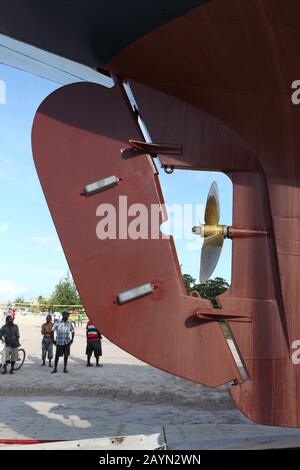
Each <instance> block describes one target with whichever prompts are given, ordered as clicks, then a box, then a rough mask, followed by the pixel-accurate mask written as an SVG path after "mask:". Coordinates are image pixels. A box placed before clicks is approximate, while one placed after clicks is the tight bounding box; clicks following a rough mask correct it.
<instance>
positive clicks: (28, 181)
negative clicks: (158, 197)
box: [0, 64, 232, 302]
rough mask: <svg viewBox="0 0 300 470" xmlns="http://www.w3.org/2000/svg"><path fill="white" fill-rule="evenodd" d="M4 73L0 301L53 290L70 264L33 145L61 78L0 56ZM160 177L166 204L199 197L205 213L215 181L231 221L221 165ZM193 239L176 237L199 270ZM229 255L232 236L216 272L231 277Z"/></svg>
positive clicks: (224, 219) (188, 268)
mask: <svg viewBox="0 0 300 470" xmlns="http://www.w3.org/2000/svg"><path fill="white" fill-rule="evenodd" d="M1 81H2V82H4V83H5V88H6V103H5V104H1V100H0V260H1V261H0V302H4V301H7V300H13V299H14V298H15V297H16V296H18V295H24V297H25V298H31V297H36V296H38V295H45V296H47V295H49V294H50V293H51V292H52V290H53V287H54V285H55V284H56V283H57V282H58V281H59V280H60V279H61V278H62V277H63V276H64V275H65V274H66V272H67V270H68V266H67V263H66V261H65V257H64V254H63V251H62V249H61V247H60V243H59V240H58V237H57V235H56V231H55V227H54V225H53V222H52V219H51V216H50V213H49V210H48V207H47V204H46V202H45V198H44V196H43V193H42V190H41V187H40V184H39V180H38V177H37V174H36V171H35V167H34V163H33V159H32V152H31V126H32V122H33V118H34V115H35V112H36V110H37V108H38V106H39V104H40V103H41V102H42V101H43V99H44V98H45V97H46V96H47V95H48V94H49V93H51V92H52V91H53V90H55V89H56V88H58V87H59V85H58V84H56V83H54V82H50V81H48V80H45V79H42V78H39V77H37V76H35V75H32V74H29V73H26V72H23V71H20V70H17V69H14V68H11V67H7V66H4V65H1V64H0V82H1ZM160 180H161V185H162V190H163V193H164V198H165V202H166V204H167V205H171V204H175V203H176V204H190V203H192V204H194V205H196V204H200V205H201V206H200V214H199V217H200V218H201V217H203V210H204V205H205V201H206V196H207V193H208V191H209V187H210V185H211V183H212V182H213V181H214V180H215V181H217V183H218V186H219V193H220V199H221V223H223V224H230V223H231V204H232V202H231V201H232V185H231V182H230V180H229V179H228V178H227V177H226V176H225V175H223V174H222V173H214V172H211V173H208V172H199V171H197V172H194V171H193V172H191V171H189V172H188V171H181V170H180V171H179V170H177V171H175V172H174V173H173V174H172V175H167V174H165V173H164V172H163V171H161V172H160ZM172 220H173V219H172V217H171V223H170V226H171V229H170V231H171V233H172V234H175V233H176V232H175V231H176V224H177V222H175V223H173V222H172ZM195 223H197V217H194V221H193V224H195ZM188 229H189V228H188ZM187 233H189V232H187ZM193 240H194V239H192V240H175V243H176V248H177V253H178V257H179V261H180V263H181V264H182V270H183V272H186V273H189V274H192V275H193V276H194V277H195V278H196V277H198V275H199V260H200V248H201V240H200V238H198V239H197V240H196V242H195V240H194V244H193V248H194V249H193V250H190V249H189V248H190V247H189V245H187V243H189V242H191V241H192V242H193ZM195 243H197V244H198V246H195ZM230 258H231V242H230V241H229V240H227V241H226V242H225V245H224V250H223V253H222V256H221V259H220V262H219V264H218V267H217V269H216V271H215V273H214V276H217V275H218V276H222V277H225V278H226V279H228V280H230V270H231V261H230Z"/></svg>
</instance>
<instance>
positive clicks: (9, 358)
mask: <svg viewBox="0 0 300 470" xmlns="http://www.w3.org/2000/svg"><path fill="white" fill-rule="evenodd" d="M0 339H1V340H4V342H5V347H4V352H3V354H4V358H3V362H4V366H3V372H2V375H3V374H7V364H8V363H9V362H10V374H13V371H14V366H15V362H16V360H17V359H18V348H19V346H20V342H19V339H20V333H19V328H18V326H17V325H14V319H13V316H12V314H11V313H8V315H7V316H6V323H5V325H3V326H2V328H1V329H0Z"/></svg>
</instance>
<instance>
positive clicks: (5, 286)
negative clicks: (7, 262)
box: [0, 279, 28, 302]
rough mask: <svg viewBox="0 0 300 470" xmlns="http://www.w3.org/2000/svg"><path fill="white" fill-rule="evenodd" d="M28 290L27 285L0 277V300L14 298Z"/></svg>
mask: <svg viewBox="0 0 300 470" xmlns="http://www.w3.org/2000/svg"><path fill="white" fill-rule="evenodd" d="M27 291H28V289H27V287H24V286H20V285H18V284H14V283H13V282H11V281H8V280H7V279H0V301H1V302H5V301H7V300H13V299H14V298H15V297H17V296H19V295H23V294H25V293H26V292H27Z"/></svg>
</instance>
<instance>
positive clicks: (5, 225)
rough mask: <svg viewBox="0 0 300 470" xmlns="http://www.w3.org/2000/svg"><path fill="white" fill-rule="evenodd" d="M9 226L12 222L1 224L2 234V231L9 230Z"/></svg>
mask: <svg viewBox="0 0 300 470" xmlns="http://www.w3.org/2000/svg"><path fill="white" fill-rule="evenodd" d="M9 226H10V222H4V223H3V224H0V235H1V234H2V233H5V232H7V230H8V229H9Z"/></svg>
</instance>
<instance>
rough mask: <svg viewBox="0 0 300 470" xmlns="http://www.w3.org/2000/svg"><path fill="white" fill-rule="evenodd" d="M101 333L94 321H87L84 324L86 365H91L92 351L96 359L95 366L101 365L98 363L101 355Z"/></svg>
mask: <svg viewBox="0 0 300 470" xmlns="http://www.w3.org/2000/svg"><path fill="white" fill-rule="evenodd" d="M101 339H102V336H101V333H100V331H99V330H97V328H96V326H95V324H94V322H92V321H90V320H89V321H88V322H87V325H86V341H87V344H86V352H85V353H86V355H87V364H86V366H87V367H91V366H92V365H93V364H91V357H92V354H93V352H94V356H95V359H96V367H102V364H99V358H100V356H102V345H101Z"/></svg>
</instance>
